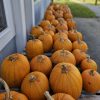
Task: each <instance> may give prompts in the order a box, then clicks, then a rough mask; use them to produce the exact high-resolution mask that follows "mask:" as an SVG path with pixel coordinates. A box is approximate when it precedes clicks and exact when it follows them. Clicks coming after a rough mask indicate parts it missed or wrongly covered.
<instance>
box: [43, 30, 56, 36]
mask: <svg viewBox="0 0 100 100" xmlns="http://www.w3.org/2000/svg"><path fill="white" fill-rule="evenodd" d="M44 32H45V33H46V34H50V35H51V36H52V37H53V36H54V34H55V33H54V32H53V31H51V30H45V31H44Z"/></svg>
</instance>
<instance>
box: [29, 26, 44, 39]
mask: <svg viewBox="0 0 100 100" xmlns="http://www.w3.org/2000/svg"><path fill="white" fill-rule="evenodd" d="M42 31H43V29H42V28H41V27H40V26H35V27H32V31H31V34H32V35H33V36H35V37H39V36H40V35H41V34H42Z"/></svg>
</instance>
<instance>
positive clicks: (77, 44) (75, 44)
mask: <svg viewBox="0 0 100 100" xmlns="http://www.w3.org/2000/svg"><path fill="white" fill-rule="evenodd" d="M74 49H80V50H82V51H84V52H86V51H87V50H88V46H87V44H86V43H85V42H84V41H74V42H73V50H74Z"/></svg>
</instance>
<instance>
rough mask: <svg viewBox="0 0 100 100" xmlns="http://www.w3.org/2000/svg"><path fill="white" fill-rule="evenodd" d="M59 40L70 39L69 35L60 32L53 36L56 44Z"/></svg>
mask: <svg viewBox="0 0 100 100" xmlns="http://www.w3.org/2000/svg"><path fill="white" fill-rule="evenodd" d="M59 38H64V39H68V36H67V34H66V33H64V32H58V33H56V34H55V35H54V36H53V40H54V42H55V41H56V40H57V39H59Z"/></svg>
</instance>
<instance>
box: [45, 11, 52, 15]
mask: <svg viewBox="0 0 100 100" xmlns="http://www.w3.org/2000/svg"><path fill="white" fill-rule="evenodd" d="M52 14H53V12H52V10H47V11H46V12H45V16H47V15H52Z"/></svg>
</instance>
